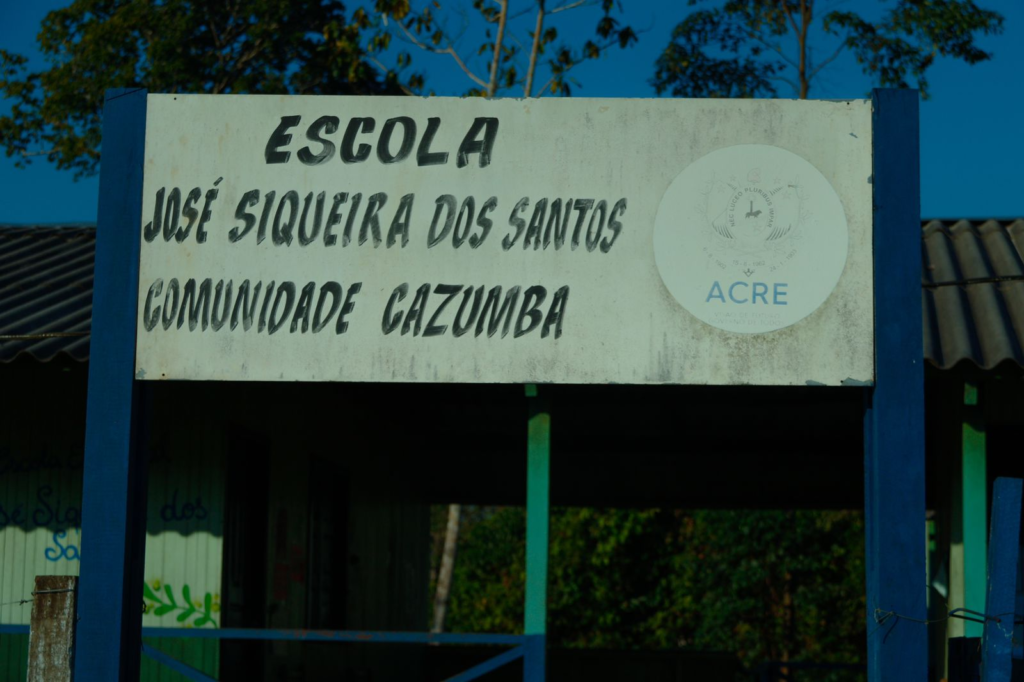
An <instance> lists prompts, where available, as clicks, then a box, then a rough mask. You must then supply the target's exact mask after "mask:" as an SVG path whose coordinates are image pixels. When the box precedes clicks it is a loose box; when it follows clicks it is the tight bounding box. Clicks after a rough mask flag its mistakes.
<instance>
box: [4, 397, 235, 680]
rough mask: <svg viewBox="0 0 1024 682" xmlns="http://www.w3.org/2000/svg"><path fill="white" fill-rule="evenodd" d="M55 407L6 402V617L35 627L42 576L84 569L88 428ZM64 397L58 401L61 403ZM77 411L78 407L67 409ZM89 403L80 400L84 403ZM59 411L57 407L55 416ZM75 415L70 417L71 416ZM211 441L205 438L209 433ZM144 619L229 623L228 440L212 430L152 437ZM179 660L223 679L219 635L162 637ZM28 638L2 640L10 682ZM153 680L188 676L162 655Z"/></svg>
mask: <svg viewBox="0 0 1024 682" xmlns="http://www.w3.org/2000/svg"><path fill="white" fill-rule="evenodd" d="M47 399H48V400H50V401H51V404H44V403H42V402H35V401H33V400H25V401H18V402H17V403H14V402H10V403H9V404H5V406H4V410H3V413H2V414H0V623H2V624H19V625H22V624H26V625H27V624H28V623H29V621H30V616H31V603H26V604H18V603H11V602H18V601H19V600H21V599H26V598H29V597H31V592H32V589H33V584H34V579H35V576H37V575H77V574H78V571H79V566H80V563H81V553H82V551H85V552H88V551H89V549H88V540H86V541H85V543H86V544H85V546H84V549H83V545H82V537H81V530H80V528H81V524H80V516H81V511H80V510H81V506H82V503H81V499H82V441H81V439H82V434H83V432H84V425H81V426H83V428H82V429H76V428H74V427H76V424H73V423H70V422H73V421H74V420H73V419H70V418H65V419H61V420H57V421H55V415H56V414H60V407H61V406H60V404H59V403H60V402H61V398H60V396H59V391H58V392H57V396H56V397H55V396H54V394H53V393H49V394H48V396H47ZM53 401H56V402H57V403H58V404H57V405H54V404H52V402H53ZM67 407H68V409H69V410H71V409H72V408H73V405H68V406H67ZM79 409H80V406H79ZM54 410H56V413H55V412H54ZM65 417H66V415H65ZM200 435H201V437H197V436H200ZM152 443H153V447H152V457H151V463H150V486H149V502H148V510H147V538H146V564H145V580H146V584H147V585H146V588H147V589H146V592H145V594H143V595H139V596H140V598H142V599H143V600H144V601H145V603H146V607H147V610H146V614H145V615H144V616H143V625H145V626H158V627H182V628H192V627H207V628H215V627H218V626H219V624H220V597H221V595H220V590H221V568H222V560H223V551H224V550H223V547H224V544H223V534H224V504H223V497H224V494H223V491H224V457H223V452H224V444H223V442H222V439H221V438H218V437H217V436H216V435H211V434H209V429H208V428H204V427H203V425H201V424H196V423H193V424H191V428H188V429H177V430H174V431H171V430H168V431H166V432H156V433H153V434H152ZM153 644H154V646H157V647H158V648H161V649H164V650H166V651H168V652H169V653H171V654H172V655H174V656H175V657H176V658H178V659H179V660H182V661H185V662H186V663H189V664H190V665H193V666H194V667H196V668H199V669H200V670H203V671H204V672H206V673H208V674H211V675H213V676H216V675H217V674H218V671H219V644H218V643H217V642H215V641H212V642H211V641H199V640H194V639H188V640H163V641H158V642H153ZM27 647H28V637H27V636H26V635H3V636H0V682H15V681H17V682H23V680H24V679H25V676H26V669H25V659H26V656H27ZM142 679H143V680H147V681H149V682H155V681H158V680H159V681H163V680H178V679H182V678H181V677H180V676H179V675H177V674H176V673H173V672H171V671H169V670H166V669H164V668H163V666H160V665H158V664H156V663H154V662H152V661H148V660H146V661H144V663H143V677H142Z"/></svg>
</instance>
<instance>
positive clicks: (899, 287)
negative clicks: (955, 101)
mask: <svg viewBox="0 0 1024 682" xmlns="http://www.w3.org/2000/svg"><path fill="white" fill-rule="evenodd" d="M872 99H873V116H872V127H873V135H872V145H873V150H872V151H873V169H872V176H871V178H865V180H866V181H867V182H870V183H872V188H873V208H874V230H873V234H874V272H875V275H874V297H875V386H874V388H871V389H867V394H866V400H867V404H866V410H865V415H864V515H865V528H866V547H865V549H866V555H867V556H866V563H867V576H866V577H867V632H868V679H869V680H870V681H871V682H890V681H893V682H895V681H898V682H924V681H925V680H926V679H927V675H928V630H927V628H926V627H924V626H923V625H921V624H920V623H915V622H913V621H912V620H908V619H917V620H922V621H923V620H926V619H927V617H928V611H927V592H926V590H927V586H926V577H925V552H926V551H927V544H926V538H925V533H924V531H925V524H924V521H925V500H924V360H923V353H922V351H921V343H922V341H921V339H922V338H923V336H922V321H921V210H920V208H921V205H920V192H921V185H920V150H919V146H918V93H917V91H916V90H875V91H874V93H873V98H872ZM897 614H898V615H897Z"/></svg>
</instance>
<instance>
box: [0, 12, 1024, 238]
mask: <svg viewBox="0 0 1024 682" xmlns="http://www.w3.org/2000/svg"><path fill="white" fill-rule="evenodd" d="M977 1H978V3H979V4H980V5H981V6H983V7H986V8H989V9H995V10H997V11H999V12H1001V13H1002V14H1003V15H1004V16H1005V17H1006V23H1005V30H1004V32H1003V34H1002V35H999V36H989V37H985V38H982V40H981V43H980V44H981V46H982V47H983V48H984V49H986V50H989V51H991V52H993V53H994V54H995V57H994V59H993V60H992V61H990V62H986V63H983V64H980V65H977V66H973V67H971V66H967V65H964V64H961V63H959V62H954V61H952V60H940V61H939V62H937V64H936V66H934V67H933V68H932V70H931V71H930V72H929V80H930V83H931V91H932V97H931V99H930V100H927V101H925V102H922V104H921V180H922V190H921V194H922V197H921V201H922V214H923V215H924V217H937V218H959V217H973V218H981V217H1002V218H1007V217H1020V216H1024V189H1022V184H1021V173H1020V168H1021V166H1022V164H1024V126H1022V121H1024V76H1022V75H1021V74H1022V73H1024V2H1021V0H977ZM517 2H519V3H521V4H523V5H524V6H526V5H528V4H529V3H528V0H512V5H513V7H515V6H516V4H517ZM819 3H820V5H821V6H824V7H825V8H826V9H827V8H830V7H831V6H833V5H834V6H837V7H839V8H841V9H847V10H856V11H861V12H864V13H865V14H866V15H868V16H872V15H876V16H877V13H878V12H879V9H880V7H883V6H884V5H885V4H886V3H880V2H877V1H876V0H846V1H845V2H843V1H842V0H839V1H836V2H828V1H827V0H819ZM64 4H67V3H66V2H59V1H43V0H40V1H38V2H0V46H2V47H3V48H4V49H7V50H11V51H14V52H18V53H21V54H25V55H27V56H28V57H29V58H30V59H31V60H32V64H33V65H35V66H37V67H41V66H43V65H44V62H43V61H42V58H41V56H40V55H39V53H38V51H37V50H36V49H35V36H36V34H37V33H38V31H39V23H40V21H41V20H42V18H43V16H45V14H46V12H47V11H49V10H50V9H52V8H54V7H60V6H62V5H64ZM448 4H458V3H455V2H453V0H448ZM465 4H466V5H469V4H470V3H469V2H468V1H467V2H466V3H465ZM623 6H624V8H625V13H624V15H619V16H620V18H621V20H622V21H624V22H626V23H629V24H631V25H632V26H634V27H635V28H637V29H640V30H641V31H642V33H641V35H640V40H639V41H638V43H637V44H636V45H634V46H633V47H631V48H629V49H627V50H624V51H622V50H616V51H614V52H609V53H608V54H607V56H605V57H602V58H601V59H599V60H596V61H594V62H590V63H587V64H584V65H581V66H580V67H578V68H577V69H575V70H574V71H573V77H574V79H575V80H576V81H578V84H577V85H575V87H574V94H576V95H578V96H585V97H654V96H655V92H654V89H653V87H652V86H651V85H650V82H649V81H650V78H651V76H652V75H653V73H654V62H655V60H656V59H657V56H658V54H659V53H660V52H661V50H662V49H664V47H665V46H666V45H667V44H668V42H669V36H670V34H671V31H672V28H673V27H674V26H675V25H676V24H677V23H678V22H679V21H681V20H682V18H683V17H684V16H685V13H686V12H688V11H690V8H689V6H688V3H685V2H683V1H682V0H623ZM470 11H472V10H470ZM597 17H598V13H596V11H595V10H593V9H587V8H583V9H580V10H573V11H571V12H564V13H562V14H560V15H556V16H554V17H552V21H551V22H550V23H549V24H548V25H554V26H555V27H556V28H557V29H558V31H559V35H560V36H562V37H563V38H565V39H566V40H569V41H574V42H577V43H578V42H582V40H584V39H586V38H588V37H590V35H591V33H592V30H593V27H594V24H595V22H596V20H597ZM528 20H529V21H532V19H530V18H529V17H523V18H522V19H521V20H520V25H519V26H517V27H515V29H516V30H517V31H518V32H519V34H520V35H521V36H523V38H525V31H526V30H527V29H526V26H527V23H525V22H527V21H528ZM450 28H452V29H453V32H455V33H458V32H460V27H458V26H451V27H450ZM476 28H477V27H476V26H475V25H474V24H473V23H470V24H469V25H468V27H467V28H466V29H465V37H464V39H463V41H462V42H460V43H459V44H458V46H459V47H461V48H463V51H464V52H467V53H468V52H471V51H472V48H473V47H474V46H475V45H476V44H479V41H478V40H473V38H476V37H477V36H476V34H475V30H476ZM817 47H818V49H819V52H820V54H823V55H824V54H828V53H829V52H830V51H831V47H830V45H829V43H828V41H827V40H825V41H819V43H818V44H817ZM414 59H415V60H416V64H417V66H419V67H420V68H422V69H423V70H424V71H425V72H426V75H427V85H428V88H429V89H431V90H433V91H434V92H435V93H437V94H439V95H460V94H462V93H464V92H465V91H466V90H467V89H468V88H469V87H470V86H471V83H470V82H469V81H468V79H467V78H466V76H465V75H464V74H463V73H462V72H461V71H460V70H459V69H458V68H457V67H456V66H455V65H454V63H453V62H452V60H451V59H450V58H448V57H446V56H434V55H423V54H416V53H415V50H414ZM480 70H481V71H482V70H483V69H482V68H481V69H480ZM538 80H543V79H538ZM870 87H871V82H870V80H869V79H868V78H866V77H865V76H864V75H863V74H861V73H860V71H859V69H858V67H857V65H856V64H855V63H854V62H853V60H852V58H849V57H841V58H839V59H837V60H836V61H835V62H833V63H831V64H830V65H829V66H828V67H827V68H826V69H825V70H824V71H823V72H822V73H821V75H820V77H819V79H818V80H817V81H816V82H815V84H814V89H813V90H812V92H811V95H812V97H817V98H826V99H843V98H855V97H863V96H865V94H866V93H867V92H868V91H869V89H870ZM779 93H780V95H781V96H791V95H790V93H789V92H788V86H785V85H781V84H780V86H779ZM509 94H510V95H515V94H519V93H509ZM6 108H7V107H6V106H4V110H6ZM98 189H99V182H98V180H97V178H95V177H93V178H86V179H82V180H78V181H75V180H74V178H73V175H72V174H71V173H69V172H63V171H57V170H56V169H55V168H54V167H52V166H51V165H49V164H48V163H46V162H45V161H37V162H35V163H33V164H32V165H31V166H30V167H29V168H27V169H18V168H15V167H14V162H13V159H9V158H6V157H0V223H60V222H94V221H95V219H96V205H97V192H98Z"/></svg>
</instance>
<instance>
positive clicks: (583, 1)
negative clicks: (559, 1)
mask: <svg viewBox="0 0 1024 682" xmlns="http://www.w3.org/2000/svg"><path fill="white" fill-rule="evenodd" d="M592 4H594V0H577V1H576V2H573V3H570V4H568V5H562V6H561V7H555V8H554V9H553V10H551V11H550V12H548V14H558V13H559V12H564V11H566V10H570V9H576V8H577V7H582V6H583V5H592Z"/></svg>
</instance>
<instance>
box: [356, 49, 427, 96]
mask: <svg viewBox="0 0 1024 682" xmlns="http://www.w3.org/2000/svg"><path fill="white" fill-rule="evenodd" d="M366 59H369V60H370V61H371V62H373V64H374V65H376V67H377V68H378V69H380V70H381V71H383V72H384V73H386V74H387V73H391V74H394V75H395V76H396V78H395V83H397V84H398V89H399V90H401V91H402V92H404V93H405V94H407V95H409V96H410V97H416V93H415V92H413V91H412V90H410V89H409V88H408V87H406V85H405V84H404V83H402V82H401V81H399V80H398V78H397V76H398V74H397V73H396V72H395V71H394V70H392V69H389V68H388V67H386V66H384V64H383V63H382V62H381V61H380V60H379V59H377V58H376V57H374V56H373V55H372V54H369V53H367V54H366Z"/></svg>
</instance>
